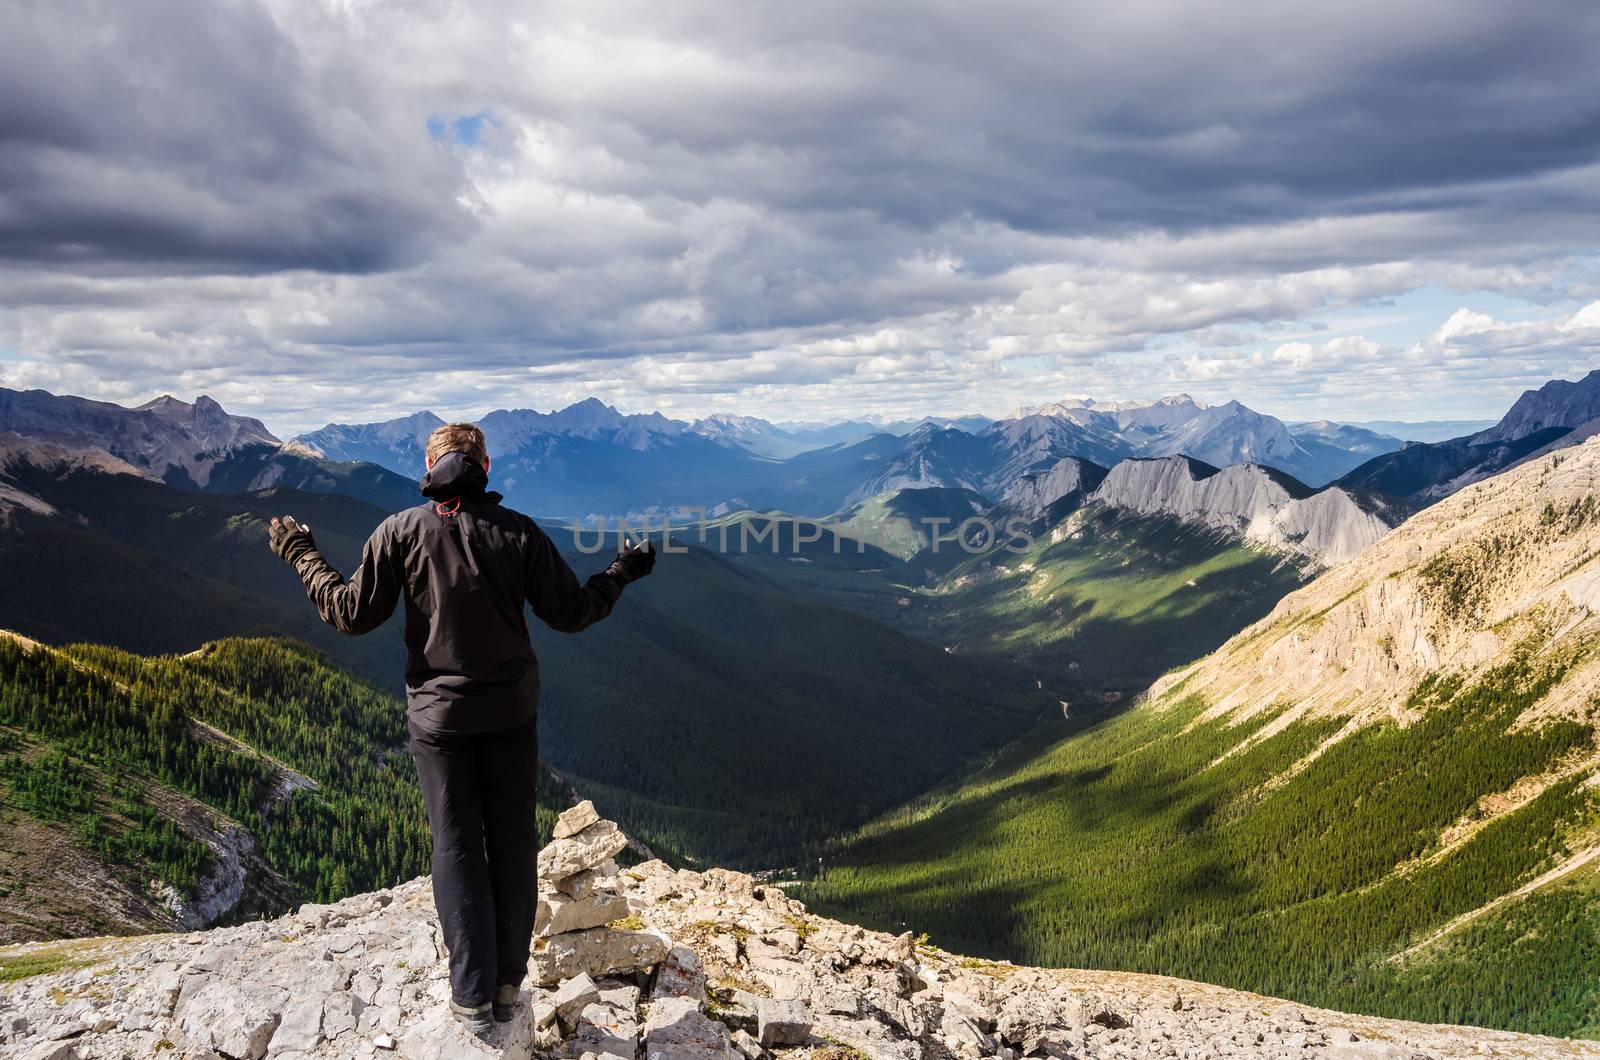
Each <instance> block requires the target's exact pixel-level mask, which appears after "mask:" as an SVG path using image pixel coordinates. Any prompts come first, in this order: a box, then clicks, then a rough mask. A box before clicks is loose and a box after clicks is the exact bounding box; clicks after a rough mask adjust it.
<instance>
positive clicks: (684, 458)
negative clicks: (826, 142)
mask: <svg viewBox="0 0 1600 1060" xmlns="http://www.w3.org/2000/svg"><path fill="white" fill-rule="evenodd" d="M441 422H442V421H441V420H439V418H438V417H436V416H434V415H433V414H432V413H418V414H415V415H413V416H408V417H405V418H403V419H399V420H393V421H388V422H385V423H376V424H329V425H328V426H326V427H323V428H321V429H319V430H316V431H312V432H309V433H307V434H302V435H300V436H298V437H297V438H295V439H294V442H295V444H298V445H300V446H303V447H305V448H306V449H307V450H309V451H311V452H315V453H317V454H319V455H322V456H324V457H328V458H331V459H335V460H368V461H373V462H376V463H379V464H382V465H383V466H385V467H388V468H390V469H391V470H395V471H402V472H411V470H412V469H414V468H415V467H416V466H417V459H418V456H419V452H420V440H421V439H425V438H426V436H427V432H428V431H429V430H431V429H432V428H433V427H436V426H438V425H439V423H441ZM480 425H481V426H482V427H483V429H484V434H485V436H486V438H487V440H488V442H489V447H490V451H491V454H492V455H493V456H494V458H495V460H496V462H497V463H498V464H499V465H500V467H501V468H502V471H501V475H502V479H501V480H502V481H503V482H504V483H505V488H506V490H507V495H508V497H510V498H511V499H512V500H513V502H514V503H520V504H522V505H524V506H526V507H529V508H530V509H532V510H535V511H541V512H546V513H550V514H562V515H573V514H578V515H587V514H621V513H626V512H630V511H632V512H639V511H643V510H656V511H661V510H671V509H672V508H675V507H676V508H680V509H681V508H689V507H694V506H703V507H716V506H718V505H724V506H728V505H732V506H739V505H746V506H754V507H758V508H769V507H771V508H782V509H784V510H787V511H795V512H800V513H803V514H807V515H823V514H827V513H829V512H833V511H836V510H838V509H840V508H843V507H847V506H849V505H852V504H856V503H858V502H860V501H862V500H865V499H866V498H868V497H873V496H877V495H879V494H882V493H887V492H891V491H893V490H896V489H902V488H908V487H912V488H915V487H927V486H942V487H956V488H963V489H971V490H973V491H975V492H978V493H980V494H983V495H986V496H991V497H992V496H998V495H1000V494H1001V493H1003V492H1004V491H1005V490H1006V489H1007V488H1009V487H1010V485H1011V484H1012V483H1013V482H1015V481H1016V479H1017V478H1019V477H1020V476H1022V475H1025V474H1030V473H1036V472H1038V471H1041V470H1043V469H1045V468H1047V467H1048V466H1049V465H1051V464H1053V463H1055V461H1057V460H1059V459H1060V458H1062V457H1064V456H1076V457H1081V458H1083V459H1087V460H1091V461H1094V462H1096V463H1099V464H1103V465H1107V466H1109V465H1110V464H1114V463H1116V462H1117V461H1119V460H1123V459H1127V458H1130V457H1145V456H1168V455H1176V454H1180V453H1181V454H1186V455H1188V456H1192V457H1194V458H1196V459H1199V460H1203V461H1207V462H1209V463H1212V464H1215V465H1218V466H1223V465H1227V464H1234V463H1242V462H1255V463H1262V464H1267V465H1270V466H1273V467H1276V468H1279V469H1280V470H1284V471H1287V472H1289V473H1290V474H1293V475H1296V476H1297V477H1300V478H1302V479H1304V480H1305V481H1307V482H1309V483H1311V484H1313V485H1321V484H1323V483H1326V482H1328V481H1330V480H1332V479H1334V478H1336V477H1338V476H1339V475H1340V474H1343V473H1344V472H1346V471H1349V470H1351V469H1352V468H1354V467H1356V466H1357V465H1359V464H1360V463H1362V462H1363V461H1364V460H1365V459H1367V458H1369V457H1371V456H1373V455H1375V454H1377V453H1382V452H1388V451H1391V450H1394V449H1398V448H1399V447H1400V445H1401V443H1400V441H1399V440H1398V439H1394V438H1388V437H1385V436H1382V435H1379V434H1376V433H1374V432H1371V431H1366V430H1363V429H1360V428H1355V427H1342V426H1339V425H1332V424H1328V423H1317V424H1306V425H1300V426H1297V427H1294V428H1291V427H1290V426H1288V425H1286V424H1284V423H1283V422H1282V421H1280V420H1278V419H1276V418H1274V417H1271V416H1266V415H1262V414H1260V413H1257V412H1254V411H1252V410H1250V409H1248V408H1246V407H1245V406H1243V405H1241V404H1239V403H1238V402H1228V403H1226V404H1224V405H1218V406H1209V405H1204V404H1201V403H1199V402H1196V401H1194V400H1192V399H1191V398H1189V397H1187V396H1182V395H1180V396H1177V397H1172V398H1164V399H1162V400H1160V401H1157V402H1153V403H1149V404H1136V403H1120V404H1119V403H1110V404H1107V403H1096V402H1092V401H1080V402H1058V403H1055V404H1052V405H1048V406H1044V407H1041V408H1038V409H1018V410H1016V411H1015V412H1013V413H1012V414H1011V415H1010V416H1008V417H1006V418H1004V419H1002V420H999V421H989V420H986V419H984V418H983V417H977V416H969V417H959V418H954V419H952V418H929V419H924V420H919V421H903V422H899V423H890V424H883V425H874V424H872V423H868V422H865V421H852V422H846V423H842V424H834V425H828V426H823V427H817V426H803V425H786V426H780V425H777V424H774V423H771V422H769V421H767V420H762V419H758V418H755V417H748V416H736V415H730V414H718V415H715V416H711V417H707V418H705V419H700V420H696V421H694V422H684V421H682V420H672V419H668V418H666V417H664V416H661V415H660V414H659V413H651V414H648V415H625V414H622V413H620V412H618V411H617V410H616V409H614V408H611V407H610V406H607V405H604V404H601V403H600V402H598V401H596V400H594V399H592V398H591V399H588V400H586V401H582V402H579V403H578V404H576V405H572V406H569V407H567V408H564V409H561V410H559V411H556V412H550V413H541V412H535V411H530V410H510V411H504V410H503V411H497V412H491V413H489V414H488V415H486V416H484V417H483V418H482V419H481V421H480ZM685 468H690V469H692V474H688V475H686V474H685V473H684V469H685Z"/></svg>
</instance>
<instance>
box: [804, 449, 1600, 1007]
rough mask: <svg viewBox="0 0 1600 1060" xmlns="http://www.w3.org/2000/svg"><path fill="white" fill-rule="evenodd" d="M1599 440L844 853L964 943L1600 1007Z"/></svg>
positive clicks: (856, 869)
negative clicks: (1117, 710)
mask: <svg viewBox="0 0 1600 1060" xmlns="http://www.w3.org/2000/svg"><path fill="white" fill-rule="evenodd" d="M1597 475H1600V446H1595V445H1585V446H1582V447H1578V448H1575V449H1572V450H1569V451H1567V452H1565V453H1560V454H1555V455H1552V456H1550V457H1546V458H1543V459H1541V460H1539V461H1537V462H1535V463H1532V464H1530V465H1527V466H1524V467H1522V468H1518V469H1516V470H1514V471H1511V472H1508V473H1506V474H1505V475H1502V476H1500V477H1498V478H1495V479H1491V480H1488V481H1486V482H1484V483H1481V484H1479V485H1477V486H1474V487H1471V488H1469V489H1467V490H1464V491H1463V492H1462V493H1460V494H1458V495H1457V496H1455V497H1452V498H1450V499H1449V500H1447V501H1445V502H1443V503H1441V504H1440V505H1438V506H1437V507H1435V508H1432V509H1429V510H1428V511H1427V512H1424V513H1423V514H1421V515H1419V516H1417V517H1416V518H1414V519H1413V520H1412V521H1410V522H1408V523H1406V524H1404V525H1403V526H1401V527H1400V528H1399V529H1398V530H1396V531H1395V532H1394V533H1392V534H1390V535H1389V536H1388V537H1386V538H1385V539H1384V540H1382V541H1380V542H1379V543H1378V544H1377V545H1375V546H1374V547H1373V548H1372V549H1371V550H1369V551H1368V552H1367V553H1366V554H1365V555H1363V556H1361V557H1360V558H1358V559H1357V560H1355V561H1352V562H1351V563H1348V564H1345V565H1343V566H1341V567H1338V568H1335V569H1334V570H1333V571H1331V572H1329V573H1327V574H1325V575H1323V576H1322V577H1320V578H1318V579H1317V580H1316V581H1315V582H1313V583H1312V584H1311V585H1309V586H1307V587H1305V588H1304V589H1301V590H1299V591H1297V592H1295V593H1293V594H1291V595H1289V596H1288V597H1286V598H1285V599H1284V600H1283V601H1282V602H1281V603H1280V604H1279V605H1278V606H1277V607H1276V608H1275V609H1274V610H1273V612H1272V614H1270V615H1269V616H1267V617H1266V618H1264V619H1263V620H1261V621H1260V622H1258V623H1256V624H1255V625H1253V626H1252V627H1250V628H1249V629H1246V630H1245V631H1244V632H1242V633H1240V634H1239V635H1237V636H1235V637H1234V638H1232V639H1231V640H1230V641H1228V643H1227V644H1225V645H1224V646H1223V647H1222V648H1221V649H1220V650H1218V651H1217V652H1215V653H1214V654H1212V655H1210V656H1208V657H1207V658H1205V659H1204V660H1202V661H1200V662H1199V663H1197V664H1195V665H1193V666H1191V667H1189V668H1187V669H1186V670H1183V671H1180V672H1178V673H1175V674H1173V675H1171V676H1169V677H1168V678H1166V679H1164V680H1163V681H1161V682H1160V683H1159V684H1158V686H1157V688H1156V690H1155V693H1154V694H1153V695H1152V696H1151V698H1150V699H1149V700H1148V701H1146V702H1143V703H1141V704H1139V705H1138V706H1136V707H1133V708H1132V709H1130V710H1128V711H1127V712H1126V713H1124V714H1122V715H1120V716H1118V717H1116V718H1114V719H1112V720H1110V721H1107V722H1104V723H1102V724H1100V725H1098V726H1096V727H1094V728H1091V729H1089V730H1087V731H1084V732H1082V733H1079V734H1076V735H1074V736H1072V737H1069V738H1067V739H1065V740H1061V741H1058V742H1055V743H1052V744H1047V745H1042V746H1033V747H1030V748H1024V749H1019V750H1018V751H1016V752H1015V753H1014V754H1013V755H1011V756H1010V757H1009V758H1008V759H1006V760H1005V761H1002V762H999V763H997V764H995V765H994V766H993V767H992V768H990V769H989V770H987V771H986V772H985V773H983V774H982V775H980V776H978V777H976V778H974V779H973V780H971V781H970V782H968V783H966V784H964V785H962V786H961V787H960V788H959V789H957V790H955V791H953V792H950V793H948V794H947V795H945V796H942V797H939V798H936V799H931V800H928V801H926V802H925V803H924V804H922V805H919V806H917V807H915V808H913V809H911V810H908V811H906V812H904V813H902V814H897V815H893V816H890V817H888V818H885V819H883V820H881V821H880V822H878V823H876V824H875V825H874V826H872V827H870V828H868V829H867V830H865V831H864V832H863V833H861V834H860V835H858V836H857V837H855V838H854V839H852V840H851V841H850V842H849V843H847V844H845V845H844V846H843V847H842V848H841V849H839V850H838V851H837V852H836V853H835V854H834V856H833V858H832V859H831V860H832V865H831V867H830V870H829V875H828V878H827V879H826V880H825V881H822V882H821V883H819V884H817V885H816V887H815V894H814V897H815V899H816V900H818V901H820V902H822V903H823V904H824V905H826V906H828V907H830V908H835V909H837V908H844V909H848V910H851V911H853V912H856V913H858V914H859V915H862V916H865V917H867V918H868V919H870V920H873V921H874V922H878V923H885V924H895V923H898V922H899V921H901V920H905V921H908V922H914V923H919V924H924V925H928V926H929V928H930V930H931V931H932V933H933V935H934V937H935V939H936V940H938V941H939V942H941V943H942V944H948V945H950V946H951V947H952V948H956V949H966V950H979V951H982V952H986V953H990V954H996V955H998V954H1005V955H1006V956H1010V957H1013V958H1016V959H1019V960H1036V961H1040V962H1046V963H1056V964H1070V965H1076V964H1086V965H1091V966H1100V967H1117V968H1130V969H1138V970H1147V971H1159V972H1166V973H1170V974H1177V975H1183V976H1190V977H1194V978H1198V979H1203V980H1207V981H1211V982H1220V983H1225V984H1228V985H1233V986H1239V987H1244V988H1248V989H1252V990H1259V991H1262V992H1265V993H1273V994H1280V995H1286V996H1291V997H1296V998H1299V999H1302V1000H1305V1001H1308V1002H1315V1003H1322V1004H1329V1005H1333V1006H1338V1007H1344V1008H1353V1009H1358V1010H1369V1011H1374V1012H1379V1013H1383V1014H1388V1015H1398V1016H1407V1017H1415V1018H1422V1019H1429V1020H1443V1021H1451V1022H1470V1023H1481V1024H1490V1025H1499V1026H1506V1027H1513V1028H1521V1029H1534V1030H1540V1031H1545V1032H1551V1033H1563V1034H1570V1033H1592V1032H1594V1030H1595V1029H1596V1028H1597V1027H1600V975H1597V968H1600V964H1597V962H1600V901H1597V899H1596V897H1595V894H1596V890H1595V883H1596V881H1595V877H1594V876H1593V870H1594V868H1595V866H1596V865H1597V864H1600V861H1591V859H1593V858H1596V850H1597V849H1600V803H1597V799H1596V795H1595V777H1596V771H1597V768H1600V756H1597V752H1596V740H1595V729H1596V724H1597V713H1596V689H1597V685H1600V653H1597V652H1596V651H1595V645H1596V637H1597V634H1600V617H1597V615H1596V611H1595V610H1594V609H1600V592H1597V591H1596V586H1597V585H1600V561H1597V558H1596V557H1597V556H1600V502H1597V499H1596V497H1595V493H1594V490H1595V485H1596V480H1597Z"/></svg>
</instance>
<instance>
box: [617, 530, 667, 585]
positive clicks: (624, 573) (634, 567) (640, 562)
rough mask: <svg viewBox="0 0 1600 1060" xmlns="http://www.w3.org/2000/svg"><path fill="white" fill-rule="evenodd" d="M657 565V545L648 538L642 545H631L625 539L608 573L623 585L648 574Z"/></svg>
mask: <svg viewBox="0 0 1600 1060" xmlns="http://www.w3.org/2000/svg"><path fill="white" fill-rule="evenodd" d="M655 567H656V547H655V546H654V545H652V544H651V543H650V542H649V541H648V540H646V541H645V542H644V543H643V544H640V545H630V544H628V543H627V541H623V543H622V547H621V548H620V549H618V550H617V558H616V559H614V560H612V561H611V566H609V567H607V568H606V573H607V574H609V575H611V576H612V577H614V578H616V579H617V580H618V581H619V582H621V583H622V584H623V585H627V584H628V583H629V582H636V581H638V580H639V579H640V578H643V577H645V576H647V575H648V574H649V573H650V572H651V571H653V570H655Z"/></svg>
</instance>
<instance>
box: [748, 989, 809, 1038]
mask: <svg viewBox="0 0 1600 1060" xmlns="http://www.w3.org/2000/svg"><path fill="white" fill-rule="evenodd" d="M756 1021H757V1023H758V1025H759V1029H758V1031H757V1032H756V1033H757V1036H758V1037H759V1039H760V1041H761V1044H762V1045H764V1046H766V1047H768V1048H771V1047H772V1046H774V1045H803V1044H805V1041H806V1039H807V1038H809V1037H811V1010H810V1009H809V1008H808V1007H807V1006H806V1004H805V1002H803V1001H780V1000H778V999H776V998H762V999H761V1000H760V1001H758V1002H757V1003H756Z"/></svg>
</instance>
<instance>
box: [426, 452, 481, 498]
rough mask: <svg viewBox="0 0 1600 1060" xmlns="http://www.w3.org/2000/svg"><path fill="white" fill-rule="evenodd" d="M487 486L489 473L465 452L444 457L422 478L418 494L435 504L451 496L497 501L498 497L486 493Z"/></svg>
mask: <svg viewBox="0 0 1600 1060" xmlns="http://www.w3.org/2000/svg"><path fill="white" fill-rule="evenodd" d="M488 486H489V473H488V472H487V471H485V470H483V465H482V464H480V463H478V462H477V461H476V460H473V459H472V458H471V457H469V456H468V455H467V454H466V453H446V454H444V455H443V456H441V457H440V458H439V459H437V460H435V461H434V462H433V467H431V468H429V469H428V473H427V474H426V475H424V476H422V495H423V496H424V497H430V498H432V499H433V500H436V501H447V500H450V499H451V498H453V497H471V498H483V499H486V500H496V501H497V500H499V499H500V495H499V494H498V493H490V492H488Z"/></svg>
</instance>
